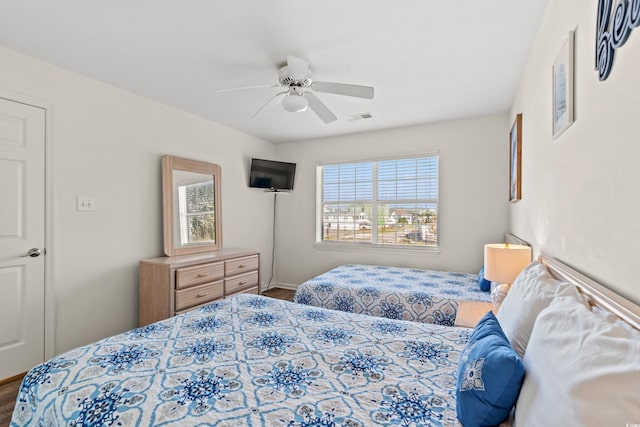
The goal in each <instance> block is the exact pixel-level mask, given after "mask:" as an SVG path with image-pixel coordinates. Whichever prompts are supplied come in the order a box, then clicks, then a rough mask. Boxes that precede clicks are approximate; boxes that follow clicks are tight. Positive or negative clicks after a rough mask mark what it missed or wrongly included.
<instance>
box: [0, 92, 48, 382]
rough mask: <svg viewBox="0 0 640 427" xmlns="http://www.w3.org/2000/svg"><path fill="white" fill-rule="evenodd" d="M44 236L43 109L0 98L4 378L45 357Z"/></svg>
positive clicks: (0, 368) (0, 373) (0, 357)
mask: <svg viewBox="0 0 640 427" xmlns="http://www.w3.org/2000/svg"><path fill="white" fill-rule="evenodd" d="M44 236H45V111H44V110H43V109H41V108H37V107H33V106H30V105H25V104H21V103H18V102H14V101H9V100H6V99H2V98H0V380H2V379H4V378H8V377H11V376H14V375H17V374H19V373H22V372H25V371H28V370H29V369H31V368H32V367H33V366H35V365H37V364H38V363H41V362H42V361H43V360H44V263H45V256H44V249H45V248H44V243H45V237H44ZM31 249H33V250H32V251H31V253H32V256H25V255H27V253H29V251H30V250H31ZM38 251H41V253H40V255H37V253H38Z"/></svg>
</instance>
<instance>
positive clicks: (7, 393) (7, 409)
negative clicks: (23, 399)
mask: <svg viewBox="0 0 640 427" xmlns="http://www.w3.org/2000/svg"><path fill="white" fill-rule="evenodd" d="M21 382H22V378H20V379H17V380H14V381H11V382H10V383H7V384H3V385H1V386H0V427H7V426H8V425H9V423H10V422H11V414H13V407H14V405H15V403H16V397H18V389H19V388H20V383H21Z"/></svg>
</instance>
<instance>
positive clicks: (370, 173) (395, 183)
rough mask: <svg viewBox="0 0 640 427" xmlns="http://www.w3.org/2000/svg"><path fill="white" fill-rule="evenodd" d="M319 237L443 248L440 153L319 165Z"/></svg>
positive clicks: (317, 222) (317, 192) (318, 239)
mask: <svg viewBox="0 0 640 427" xmlns="http://www.w3.org/2000/svg"><path fill="white" fill-rule="evenodd" d="M316 197H317V207H318V211H317V215H316V227H317V233H316V236H317V239H316V240H317V241H319V242H323V243H328V244H330V243H332V242H335V243H342V244H344V243H355V244H358V243H359V244H373V245H393V246H407V247H437V246H438V155H437V154H429V155H423V156H419V157H408V158H395V159H380V160H373V161H362V162H345V163H334V164H322V165H318V166H317V169H316Z"/></svg>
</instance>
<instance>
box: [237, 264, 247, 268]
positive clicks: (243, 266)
mask: <svg viewBox="0 0 640 427" xmlns="http://www.w3.org/2000/svg"><path fill="white" fill-rule="evenodd" d="M245 267H246V265H244V264H240V265H239V266H238V268H245Z"/></svg>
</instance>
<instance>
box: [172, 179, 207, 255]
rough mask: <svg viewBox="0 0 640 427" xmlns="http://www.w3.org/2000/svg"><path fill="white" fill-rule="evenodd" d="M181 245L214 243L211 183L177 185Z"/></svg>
mask: <svg viewBox="0 0 640 427" xmlns="http://www.w3.org/2000/svg"><path fill="white" fill-rule="evenodd" d="M178 197H179V198H180V203H179V204H178V205H179V206H180V212H179V213H180V228H181V230H182V232H181V233H180V236H183V237H182V241H181V242H180V244H181V245H185V244H189V243H205V242H214V241H215V238H216V236H215V230H216V228H215V217H214V209H213V203H214V202H213V200H214V198H213V181H207V182H199V183H195V184H187V185H178Z"/></svg>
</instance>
